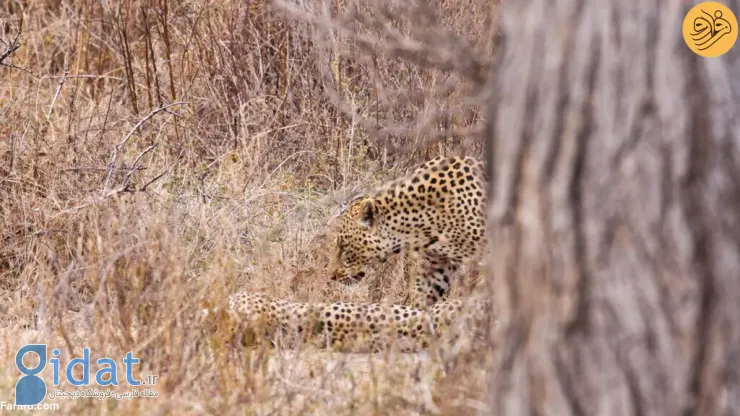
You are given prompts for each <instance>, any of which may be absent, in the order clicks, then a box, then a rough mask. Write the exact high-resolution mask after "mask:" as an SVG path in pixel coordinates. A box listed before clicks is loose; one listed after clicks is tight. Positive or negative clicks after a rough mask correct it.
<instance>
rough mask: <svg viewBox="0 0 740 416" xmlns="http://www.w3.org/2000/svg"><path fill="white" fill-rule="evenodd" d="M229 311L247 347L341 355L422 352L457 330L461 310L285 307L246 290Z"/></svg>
mask: <svg viewBox="0 0 740 416" xmlns="http://www.w3.org/2000/svg"><path fill="white" fill-rule="evenodd" d="M480 305H481V304H478V306H480ZM229 309H230V310H232V311H234V312H236V313H238V314H239V315H240V318H241V319H242V320H243V321H245V323H246V326H247V332H246V333H247V336H248V337H252V338H253V339H252V340H248V341H249V342H248V343H251V341H255V342H256V343H260V342H262V341H265V340H268V341H273V342H274V343H276V344H278V345H281V346H284V347H287V348H294V347H295V346H297V345H299V344H304V345H305V344H307V345H312V346H314V347H317V348H327V347H328V348H332V349H334V350H336V351H342V352H376V351H380V350H387V349H389V348H394V349H396V350H398V351H401V352H412V351H417V350H420V349H424V348H427V347H428V346H429V345H430V343H431V342H433V340H435V339H438V338H439V337H440V336H445V335H448V336H449V335H451V334H450V333H451V332H453V331H450V328H451V325H452V324H453V323H455V328H458V329H459V328H460V327H459V326H458V325H459V324H460V322H461V321H460V320H459V318H460V315H461V312H462V311H463V310H464V309H463V302H462V301H460V300H453V301H446V302H439V303H437V304H435V305H434V306H433V307H432V308H431V310H430V311H429V312H426V311H421V310H417V309H413V308H409V307H406V306H401V305H384V304H376V303H347V302H334V303H301V302H289V301H285V300H280V299H274V298H271V297H269V296H267V295H264V294H262V293H250V292H246V291H242V292H237V293H234V294H232V295H231V296H229ZM451 338H453V337H452V336H451V337H449V338H447V339H451Z"/></svg>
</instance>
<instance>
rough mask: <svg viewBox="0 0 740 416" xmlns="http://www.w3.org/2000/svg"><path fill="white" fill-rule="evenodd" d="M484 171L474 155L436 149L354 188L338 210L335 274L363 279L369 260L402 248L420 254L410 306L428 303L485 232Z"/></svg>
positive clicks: (442, 292)
mask: <svg viewBox="0 0 740 416" xmlns="http://www.w3.org/2000/svg"><path fill="white" fill-rule="evenodd" d="M485 183H486V181H485V176H484V169H483V164H482V163H481V162H479V161H477V160H475V159H473V158H470V157H465V158H459V157H442V156H440V157H437V158H435V159H433V160H431V161H429V162H427V163H425V164H424V165H423V166H421V167H419V168H417V169H416V170H415V171H414V172H413V173H411V174H410V175H408V176H406V177H403V178H400V179H396V180H394V181H391V182H389V183H387V184H385V185H383V186H381V187H379V188H377V189H375V190H373V191H369V192H365V193H363V194H360V195H357V196H355V197H354V198H352V200H351V201H350V202H349V203H348V204H347V206H346V207H345V208H344V209H343V210H342V211H341V212H340V214H339V215H338V224H337V226H336V231H335V237H334V239H333V255H332V265H331V266H330V267H331V271H330V273H331V276H332V280H335V281H343V282H352V281H358V280H360V279H362V278H363V277H364V276H365V274H366V268H367V266H370V265H373V264H376V263H378V262H384V261H385V260H386V259H387V258H388V257H389V256H391V255H394V254H398V253H400V252H401V251H402V250H414V251H418V252H420V253H421V254H422V256H423V264H422V270H421V271H420V273H414V275H415V276H417V278H416V279H415V282H414V289H413V293H411V294H410V296H409V297H410V299H411V306H412V307H414V308H417V309H426V308H427V307H429V306H432V305H434V304H435V303H436V302H438V301H439V300H442V299H445V298H446V297H447V295H448V294H449V292H450V283H451V280H452V278H453V277H454V275H455V274H456V272H457V271H458V270H459V268H460V266H462V265H463V264H464V263H465V262H466V261H470V260H473V261H477V260H478V258H479V256H480V253H481V251H482V248H483V245H484V240H485V233H484V229H485V221H484V212H485V209H484V207H485V203H486V199H485Z"/></svg>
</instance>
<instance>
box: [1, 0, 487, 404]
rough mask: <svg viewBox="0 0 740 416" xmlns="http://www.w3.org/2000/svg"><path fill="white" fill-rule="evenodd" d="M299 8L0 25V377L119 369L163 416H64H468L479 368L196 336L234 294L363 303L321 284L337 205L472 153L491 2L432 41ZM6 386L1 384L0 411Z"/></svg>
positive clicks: (478, 4) (384, 14)
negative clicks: (49, 350)
mask: <svg viewBox="0 0 740 416" xmlns="http://www.w3.org/2000/svg"><path fill="white" fill-rule="evenodd" d="M299 4H301V6H300V8H298V9H296V8H294V7H298V6H295V5H294V7H289V6H288V5H287V4H283V6H282V7H281V10H277V9H276V8H274V7H272V5H270V4H268V3H267V2H264V1H252V2H242V1H235V0H217V1H204V0H191V1H184V2H179V1H168V0H126V1H118V2H106V1H102V2H99V1H91V0H81V1H65V0H28V1H18V0H10V1H5V2H2V3H0V39H2V40H3V42H0V56H3V54H2V51H3V50H8V51H9V54H8V56H7V57H5V59H4V60H3V61H2V66H0V80H2V82H0V238H1V240H0V362H1V363H3V364H2V365H3V366H8V365H10V363H12V362H13V359H14V355H15V351H16V350H17V348H18V347H20V346H21V345H23V344H25V343H29V342H32V341H33V342H46V343H48V344H50V345H55V346H59V347H63V349H64V350H65V351H66V353H70V352H71V353H73V354H79V352H80V349H81V348H82V347H85V346H88V347H90V348H91V349H92V351H93V352H94V353H98V354H101V355H103V354H104V355H106V356H110V357H122V356H123V355H124V354H125V352H127V351H134V352H135V354H136V355H137V356H138V357H140V358H141V359H142V366H141V371H142V373H143V374H145V373H146V372H149V371H151V372H153V373H156V374H159V375H160V379H159V383H158V385H157V388H156V389H157V390H158V392H159V393H160V397H159V398H156V399H138V400H130V401H122V402H116V401H114V400H110V399H109V400H96V399H77V400H71V401H64V402H61V407H60V410H61V411H62V412H66V413H70V414H72V413H75V414H76V413H78V412H80V411H83V412H90V413H96V414H97V413H103V412H111V413H121V414H123V413H126V414H132V413H137V414H138V413H145V414H150V413H169V414H188V413H193V414H195V413H197V414H200V413H208V414H232V413H238V414H241V413H243V412H244V410H245V409H249V413H253V414H272V413H277V414H303V413H313V414H330V413H334V414H371V413H372V414H393V413H399V412H400V413H404V414H409V413H419V414H426V413H436V412H443V413H452V414H464V413H466V412H470V411H473V410H474V409H476V408H478V407H480V402H479V399H480V390H479V388H478V386H481V385H483V384H484V383H483V382H482V380H483V378H482V377H483V375H482V374H481V371H480V369H481V368H482V366H481V365H477V364H471V363H470V361H471V360H476V359H480V358H481V357H477V356H475V354H467V355H460V358H459V359H458V360H453V361H451V360H449V359H446V358H440V357H439V356H437V355H435V354H434V353H433V352H431V353H424V354H417V355H400V354H381V355H337V354H331V353H328V352H327V353H324V352H321V353H319V352H307V351H297V352H293V351H270V350H256V351H250V350H248V349H245V348H242V347H240V346H237V345H235V344H234V343H232V342H229V341H231V340H233V339H234V333H235V331H237V330H238V326H237V325H235V323H234V322H232V321H230V319H229V318H228V316H226V315H225V314H222V313H215V314H214V313H210V314H205V313H204V312H203V311H204V310H205V309H210V308H214V307H218V306H220V305H221V306H223V305H224V304H225V300H226V297H227V296H228V294H229V293H231V292H233V291H235V290H237V289H243V288H246V289H249V290H255V291H262V292H265V293H267V294H270V295H272V296H276V297H282V298H286V299H291V300H299V301H326V300H334V299H342V300H356V301H360V300H362V301H367V300H369V299H371V298H377V297H378V296H371V294H370V291H369V290H368V287H369V286H368V284H363V285H358V286H357V287H354V288H352V289H351V290H346V289H345V288H343V287H341V286H332V285H330V284H329V283H328V279H327V276H326V275H325V273H324V266H325V263H326V250H325V246H326V241H325V236H324V234H323V233H324V231H325V223H326V221H327V219H328V218H329V217H330V216H331V215H332V214H333V211H334V209H335V204H336V201H337V198H341V196H342V195H343V193H344V192H346V191H347V190H352V189H356V188H359V187H364V186H371V185H373V184H375V183H378V182H380V181H383V180H385V179H387V178H390V177H394V176H397V175H400V174H403V173H405V172H407V171H408V169H409V168H411V167H413V166H414V165H416V164H417V163H420V162H422V161H423V160H425V159H427V158H430V157H433V156H436V155H437V154H440V153H445V154H451V153H466V154H473V155H480V154H481V152H482V148H481V142H480V135H479V134H478V133H479V131H478V127H477V126H478V118H479V115H478V110H479V108H478V106H477V105H476V104H477V103H478V102H479V101H478V98H476V97H475V94H474V93H475V92H476V90H475V88H476V87H480V84H481V83H482V81H481V79H482V76H483V75H482V74H483V73H484V72H485V70H486V68H487V57H488V56H490V49H491V45H490V39H491V36H490V34H491V30H492V29H491V27H492V25H491V19H493V18H494V16H493V14H492V10H491V2H489V1H483V0H472V1H452V0H440V1H437V2H435V4H434V7H435V9H436V10H437V12H438V16H439V19H440V20H439V21H437V20H435V17H434V16H433V15H430V14H428V13H427V12H428V10H427V9H425V8H423V7H420V8H416V7H417V6H416V5H413V4H409V5H407V4H405V3H403V4H402V5H399V4H394V3H392V2H391V3H388V4H385V5H384V6H372V5H369V4H364V3H362V2H356V3H353V4H346V2H340V1H334V2H333V3H331V2H318V1H315V2H311V1H309V2H300V3H299ZM371 4H374V2H371ZM385 6H388V8H384V7H385ZM329 14H334V15H335V16H340V17H337V18H336V20H332V21H329V20H327V19H326V18H325V17H321V16H327V15H329ZM404 16H405V17H404ZM409 16H413V17H414V19H412V20H409V19H408V18H407V17H409ZM389 27H393V28H396V29H394V30H398V33H397V34H398V36H396V37H393V36H391V35H389V33H388V32H387V30H388V28H389ZM327 29H331V30H327ZM384 31H385V32H384ZM453 34H456V35H457V37H455V36H453ZM401 35H403V36H401ZM16 37H17V42H18V46H19V47H18V48H17V49H16V48H15V46H12V44H13V41H14V39H16ZM444 39H447V40H448V43H446V44H442V43H440V40H444ZM461 39H465V40H466V41H465V42H463V41H462V40H461ZM453 40H454V41H455V42H457V43H455V42H453ZM404 42H405V43H404ZM429 44H434V45H435V46H436V47H437V49H436V50H437V52H439V53H437V54H436V55H435V54H434V53H430V51H429V50H426V49H424V46H425V45H429ZM10 49H14V50H13V51H12V52H10ZM445 54H447V55H445ZM456 54H458V55H456ZM461 57H462V58H461ZM463 58H464V59H463ZM450 62H453V63H455V65H446V64H448V63H450ZM478 92H479V91H478ZM471 97H472V98H471ZM402 262H403V260H402V259H399V261H396V262H394V263H392V264H390V265H389V266H388V267H387V268H386V270H384V273H383V275H384V276H386V281H385V282H383V284H382V285H378V282H375V283H373V282H371V283H370V285H373V284H374V285H376V288H380V289H381V290H382V292H383V300H384V301H391V302H392V301H398V300H399V299H400V298H402V296H403V293H402V290H404V288H403V283H402V280H401V278H402V277H403V270H402V269H403V267H402ZM391 276H396V278H395V279H394V282H393V283H391V282H390V281H391V280H392V279H391ZM68 358H69V357H67V359H68ZM47 375H48V374H47ZM461 375H464V377H461ZM16 381H17V373H16V372H15V371H9V372H3V374H0V400H6V401H11V397H12V394H13V393H12V392H13V387H14V384H15V382H16ZM461 381H462V382H461Z"/></svg>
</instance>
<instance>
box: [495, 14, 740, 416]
mask: <svg viewBox="0 0 740 416" xmlns="http://www.w3.org/2000/svg"><path fill="white" fill-rule="evenodd" d="M691 3H693V2H686V1H680V0H673V1H669V0H622V1H616V2H615V1H608V0H597V1H588V2H573V1H553V0H520V1H517V0H507V1H504V2H503V3H502V10H501V13H500V15H501V18H500V19H501V20H500V25H501V28H500V37H499V41H500V43H499V44H498V46H497V53H498V57H497V59H496V62H495V65H494V71H493V73H494V74H495V79H494V80H493V84H494V89H493V91H495V93H494V95H493V98H492V101H491V105H490V108H489V110H490V113H489V118H488V120H490V121H491V126H489V134H488V143H487V148H488V149H487V151H488V154H487V157H488V162H489V173H490V174H491V177H492V179H493V180H492V181H491V190H490V191H491V195H492V196H493V197H492V198H491V201H492V202H491V207H490V218H491V221H490V225H489V233H490V234H489V236H490V239H491V244H492V248H493V253H494V254H493V256H492V258H490V259H489V260H490V263H489V266H488V267H489V268H490V272H491V276H492V278H491V279H488V280H489V282H490V290H491V293H492V296H493V297H494V299H495V306H496V309H497V311H498V314H499V319H500V321H499V322H500V325H501V327H502V328H503V331H502V333H501V334H500V336H501V337H502V338H501V347H500V348H499V349H497V350H496V351H495V364H494V365H495V368H494V371H493V372H492V378H491V380H490V385H489V404H490V405H491V412H492V414H496V415H527V414H531V415H558V416H565V415H583V416H587V415H606V414H608V415H693V414H701V415H729V414H740V113H738V105H737V103H738V102H740V57H739V56H738V55H740V53H739V51H740V45H737V44H736V45H735V47H734V50H731V51H730V52H729V53H728V54H726V55H724V56H722V57H720V58H711V59H707V58H702V57H700V56H697V55H695V54H693V53H692V52H691V51H690V50H689V49H688V47H687V46H686V45H685V44H684V42H683V38H682V35H681V24H682V21H683V18H684V16H685V14H686V13H687V12H688V10H689V9H690V8H691V6H692V5H693V4H691ZM723 3H724V4H726V5H727V6H729V7H730V9H732V10H733V11H734V12H735V13H736V14H738V13H740V1H737V0H735V1H727V2H723ZM733 29H735V30H736V28H733Z"/></svg>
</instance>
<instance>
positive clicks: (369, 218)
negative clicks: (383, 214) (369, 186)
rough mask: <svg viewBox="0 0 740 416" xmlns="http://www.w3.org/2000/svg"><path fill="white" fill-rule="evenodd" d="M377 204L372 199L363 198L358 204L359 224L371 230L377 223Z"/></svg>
mask: <svg viewBox="0 0 740 416" xmlns="http://www.w3.org/2000/svg"><path fill="white" fill-rule="evenodd" d="M378 213H379V209H378V203H377V202H376V201H375V200H374V199H372V198H365V199H363V200H362V201H361V202H360V218H359V219H360V223H361V224H362V225H364V226H365V227H368V228H373V227H375V225H376V224H377V223H378Z"/></svg>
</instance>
